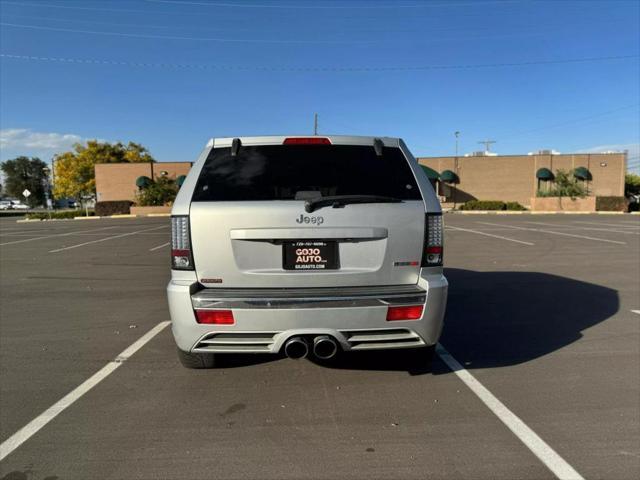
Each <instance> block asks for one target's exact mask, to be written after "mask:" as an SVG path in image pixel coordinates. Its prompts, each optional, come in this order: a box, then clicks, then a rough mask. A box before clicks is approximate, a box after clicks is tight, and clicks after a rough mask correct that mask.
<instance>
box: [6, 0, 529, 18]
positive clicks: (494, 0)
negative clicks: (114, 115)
mask: <svg viewBox="0 0 640 480" xmlns="http://www.w3.org/2000/svg"><path fill="white" fill-rule="evenodd" d="M522 1H523V0H488V1H485V2H482V1H477V2H476V1H474V2H466V3H456V2H446V3H439V4H436V3H433V4H429V3H427V2H423V3H420V4H415V5H392V4H388V5H387V4H385V5H379V6H377V7H376V6H373V5H371V6H370V5H367V6H362V5H359V6H347V5H333V6H331V5H307V6H305V5H299V4H292V5H282V4H273V5H271V4H237V3H217V4H213V3H206V5H207V6H211V7H228V8H279V9H288V10H294V9H301V8H302V9H304V8H306V9H334V10H335V9H350V10H371V9H397V8H409V9H412V8H415V9H418V8H425V7H429V8H434V7H454V6H456V7H469V6H476V5H488V4H505V5H507V4H511V3H521V2H522ZM155 3H171V2H169V1H166V2H160V1H158V2H155ZM175 3H177V4H183V5H189V4H188V3H186V2H175ZM175 3H174V4H175ZM196 4H197V3H195V2H194V3H192V5H196ZM0 5H16V6H20V7H36V8H59V9H65V10H86V11H97V12H120V13H144V14H146V15H149V14H160V15H173V16H174V15H187V16H199V15H202V14H201V13H200V12H180V11H167V10H141V9H131V8H105V7H85V6H75V5H56V4H51V3H31V2H16V1H9V0H6V1H2V2H0ZM203 5H205V3H204V2H203Z"/></svg>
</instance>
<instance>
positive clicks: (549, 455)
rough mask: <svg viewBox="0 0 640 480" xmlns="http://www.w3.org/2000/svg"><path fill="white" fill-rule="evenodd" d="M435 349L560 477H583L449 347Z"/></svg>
mask: <svg viewBox="0 0 640 480" xmlns="http://www.w3.org/2000/svg"><path fill="white" fill-rule="evenodd" d="M436 352H437V353H438V356H439V357H440V358H441V359H442V361H443V362H444V363H446V364H447V366H448V367H449V368H450V369H451V371H452V372H453V373H455V374H456V376H457V377H458V378H459V379H460V380H462V382H463V383H464V384H465V385H466V386H467V387H468V388H469V389H470V390H471V391H472V392H473V393H474V394H475V395H476V396H477V397H478V398H479V399H480V400H481V401H482V403H484V404H485V406H486V407H487V408H488V409H489V410H491V412H493V414H494V415H495V416H496V417H498V418H499V419H500V420H501V421H502V423H504V424H505V425H506V426H507V428H509V430H511V431H512V432H513V434H514V435H515V436H516V437H518V439H519V440H520V441H521V442H522V443H524V445H525V446H526V447H527V448H528V449H529V450H530V451H531V452H532V453H533V454H534V455H535V456H536V457H538V459H539V460H540V461H541V462H542V463H544V464H545V465H546V466H547V468H548V469H549V470H551V471H552V472H553V474H554V475H555V476H556V477H557V478H559V479H562V480H584V478H583V477H582V475H580V474H579V473H578V472H577V471H576V470H575V469H574V468H573V467H572V466H571V465H569V464H568V463H567V462H566V461H565V460H564V459H563V458H562V457H561V456H560V455H559V454H558V453H557V452H556V451H555V450H554V449H553V448H551V447H550V446H549V445H548V444H547V443H546V442H545V441H544V440H543V439H542V438H540V436H538V434H537V433H536V432H534V431H533V430H532V429H531V428H529V427H528V426H527V424H525V423H524V422H523V421H522V420H521V419H520V418H519V417H518V416H517V415H516V414H515V413H513V412H512V411H511V410H509V409H508V408H507V407H506V406H505V405H504V404H503V403H502V402H501V401H500V400H498V399H497V398H496V397H495V396H494V395H493V394H492V393H491V392H490V391H489V390H488V389H487V388H486V387H485V386H484V385H482V384H481V383H480V382H479V381H478V380H477V379H476V378H475V377H474V376H473V375H471V373H469V371H467V370H466V369H465V368H464V367H463V366H462V365H461V364H460V362H458V361H457V360H456V359H455V358H454V357H453V356H452V355H451V354H450V353H449V352H448V351H447V349H446V348H444V347H443V346H442V345H441V344H438V346H437V347H436Z"/></svg>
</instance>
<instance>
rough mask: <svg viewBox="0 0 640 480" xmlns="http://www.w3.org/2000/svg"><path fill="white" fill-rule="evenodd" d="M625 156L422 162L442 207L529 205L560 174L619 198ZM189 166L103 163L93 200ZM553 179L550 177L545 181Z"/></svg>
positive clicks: (130, 192) (118, 196) (124, 194)
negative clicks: (572, 174) (575, 174)
mask: <svg viewBox="0 0 640 480" xmlns="http://www.w3.org/2000/svg"><path fill="white" fill-rule="evenodd" d="M626 159H627V155H626V153H589V154H587V153H576V154H554V153H540V154H533V155H492V156H487V155H474V156H464V157H421V158H418V161H419V162H420V164H421V165H424V166H426V167H429V168H430V169H431V181H432V183H433V184H434V186H435V187H436V191H437V192H438V195H439V196H440V199H441V201H442V202H443V204H444V206H451V205H453V203H454V202H455V203H457V204H460V203H464V202H466V201H468V200H503V201H515V202H519V203H520V204H522V205H524V206H527V207H528V206H530V204H531V198H532V197H535V195H536V192H537V191H538V190H545V189H548V188H549V187H550V186H551V185H552V182H553V179H552V177H553V174H554V173H555V172H556V171H557V170H558V169H563V170H567V171H575V170H576V169H580V171H581V172H582V173H583V174H584V176H585V179H584V182H585V184H586V186H587V187H588V189H589V194H590V195H593V196H623V195H624V175H625V171H626ZM191 165H192V163H191V162H158V163H101V164H98V165H96V166H95V172H96V191H97V194H98V196H97V200H98V201H106V200H132V201H133V200H135V194H136V192H137V191H138V187H136V180H137V179H138V178H139V177H142V176H145V177H149V178H155V177H157V176H159V175H161V174H165V175H168V176H169V177H171V178H177V177H179V176H180V175H186V174H187V173H188V172H189V169H190V168H191ZM549 175H551V178H549Z"/></svg>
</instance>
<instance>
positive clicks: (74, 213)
mask: <svg viewBox="0 0 640 480" xmlns="http://www.w3.org/2000/svg"><path fill="white" fill-rule="evenodd" d="M94 215H95V212H94V211H93V210H89V216H90V217H93V216H94ZM84 216H85V212H84V210H64V211H62V212H55V211H52V212H32V213H27V215H26V218H27V219H29V220H49V219H50V218H51V219H56V220H64V219H69V218H75V217H84Z"/></svg>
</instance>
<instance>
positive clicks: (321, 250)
mask: <svg viewBox="0 0 640 480" xmlns="http://www.w3.org/2000/svg"><path fill="white" fill-rule="evenodd" d="M282 268H284V269H285V270H294V271H297V272H315V271H322V270H338V269H339V268H340V262H339V258H338V242H337V241H325V240H294V241H290V242H283V244H282Z"/></svg>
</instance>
